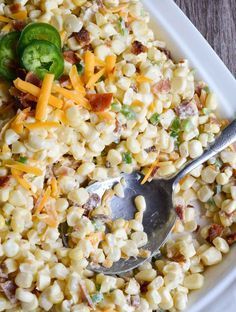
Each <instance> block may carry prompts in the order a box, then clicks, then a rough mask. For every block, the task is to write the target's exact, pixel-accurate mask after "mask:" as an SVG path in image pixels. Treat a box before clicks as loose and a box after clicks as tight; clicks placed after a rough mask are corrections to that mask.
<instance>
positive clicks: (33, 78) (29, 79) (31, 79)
mask: <svg viewBox="0 0 236 312" xmlns="http://www.w3.org/2000/svg"><path fill="white" fill-rule="evenodd" d="M25 81H27V82H29V83H32V84H33V85H35V86H37V87H39V88H41V86H42V81H41V80H40V79H39V78H38V76H36V75H35V74H34V73H32V72H29V73H27V75H26V77H25Z"/></svg>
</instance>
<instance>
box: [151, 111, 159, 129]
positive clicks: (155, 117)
mask: <svg viewBox="0 0 236 312" xmlns="http://www.w3.org/2000/svg"><path fill="white" fill-rule="evenodd" d="M159 121H160V115H159V114H158V113H154V114H153V115H152V116H151V118H150V123H151V124H152V125H153V126H156V125H157V124H158V123H159Z"/></svg>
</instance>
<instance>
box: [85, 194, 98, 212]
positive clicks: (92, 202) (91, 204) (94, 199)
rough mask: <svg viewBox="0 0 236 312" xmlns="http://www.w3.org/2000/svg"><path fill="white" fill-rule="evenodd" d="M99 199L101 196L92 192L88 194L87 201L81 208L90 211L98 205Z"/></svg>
mask: <svg viewBox="0 0 236 312" xmlns="http://www.w3.org/2000/svg"><path fill="white" fill-rule="evenodd" d="M100 201H101V198H100V197H99V196H98V194H96V193H93V194H91V195H90V196H89V199H88V201H87V202H86V203H85V204H84V205H83V207H82V208H83V209H84V210H86V211H91V210H93V209H95V208H96V207H97V206H98V204H99V202H100Z"/></svg>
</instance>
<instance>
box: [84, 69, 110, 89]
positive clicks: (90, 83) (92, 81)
mask: <svg viewBox="0 0 236 312" xmlns="http://www.w3.org/2000/svg"><path fill="white" fill-rule="evenodd" d="M104 74H105V68H103V69H101V70H100V71H99V72H97V73H96V74H94V75H92V76H91V77H90V78H89V81H88V83H87V84H86V87H87V88H88V89H92V88H94V85H95V83H96V82H98V80H99V79H100V78H101V77H102V76H103V75H104Z"/></svg>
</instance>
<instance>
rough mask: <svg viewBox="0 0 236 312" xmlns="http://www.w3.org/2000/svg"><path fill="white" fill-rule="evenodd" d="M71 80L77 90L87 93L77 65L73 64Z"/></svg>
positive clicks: (70, 74)
mask: <svg viewBox="0 0 236 312" xmlns="http://www.w3.org/2000/svg"><path fill="white" fill-rule="evenodd" d="M69 77H70V81H71V84H72V86H73V88H74V89H75V90H77V91H78V92H81V93H82V94H84V95H85V89H84V86H83V82H82V80H81V78H80V76H79V74H78V71H77V67H76V66H75V65H73V66H72V68H71V70H70V73H69Z"/></svg>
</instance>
